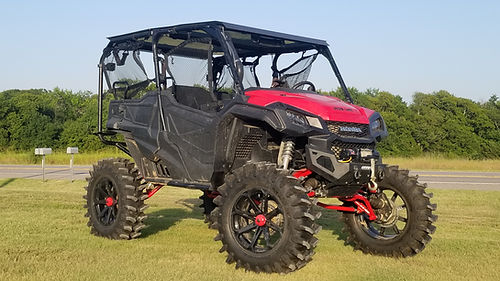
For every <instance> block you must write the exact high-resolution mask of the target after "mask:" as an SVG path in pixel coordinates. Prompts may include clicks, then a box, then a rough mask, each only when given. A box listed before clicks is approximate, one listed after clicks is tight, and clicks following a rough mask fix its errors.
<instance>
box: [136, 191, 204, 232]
mask: <svg viewBox="0 0 500 281" xmlns="http://www.w3.org/2000/svg"><path fill="white" fill-rule="evenodd" d="M176 203H177V204H181V205H184V206H185V207H187V209H185V208H168V209H162V210H158V211H155V212H152V213H149V214H147V215H148V218H147V219H146V222H145V223H146V225H147V226H148V227H147V228H145V229H144V230H143V231H142V237H148V236H149V235H153V234H156V233H158V232H161V231H164V230H167V229H169V228H170V227H171V226H173V225H175V224H176V223H177V222H179V221H182V220H184V219H199V220H203V214H202V211H201V208H199V207H198V205H200V204H201V200H199V199H194V198H188V199H181V200H178V201H176Z"/></svg>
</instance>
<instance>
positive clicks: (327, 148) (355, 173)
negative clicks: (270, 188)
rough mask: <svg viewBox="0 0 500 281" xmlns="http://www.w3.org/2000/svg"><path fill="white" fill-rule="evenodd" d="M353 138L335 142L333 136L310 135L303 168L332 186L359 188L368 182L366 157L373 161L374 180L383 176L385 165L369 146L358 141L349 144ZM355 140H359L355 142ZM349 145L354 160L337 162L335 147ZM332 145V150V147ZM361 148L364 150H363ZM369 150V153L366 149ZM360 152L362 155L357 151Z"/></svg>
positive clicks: (368, 166)
mask: <svg viewBox="0 0 500 281" xmlns="http://www.w3.org/2000/svg"><path fill="white" fill-rule="evenodd" d="M352 140H353V139H339V138H338V137H337V136H335V135H320V136H311V137H309V138H308V144H307V145H306V165H307V168H308V169H309V170H311V171H313V172H315V173H317V174H318V175H320V176H322V177H324V178H325V179H326V180H328V181H329V182H331V183H332V184H333V185H336V186H338V185H347V186H359V185H363V184H367V183H368V182H370V179H371V166H370V158H375V160H376V164H375V175H376V177H377V179H379V180H380V179H381V178H382V177H383V171H384V168H385V166H386V165H384V164H382V159H381V158H380V157H379V156H378V153H377V152H376V151H375V149H373V144H372V143H369V141H370V140H366V142H367V143H364V142H363V140H361V142H357V143H352V142H350V141H352ZM358 141H360V140H359V139H358ZM339 143H340V144H342V143H344V144H347V143H349V144H353V147H354V150H356V151H357V153H358V157H355V158H353V159H352V160H351V161H350V162H347V163H342V162H339V160H338V158H337V156H338V153H337V152H336V149H337V147H338V146H336V144H339ZM332 146H333V148H332ZM363 147H364V148H363ZM370 147H371V148H372V149H371V151H370V150H369V149H367V148H370ZM361 151H363V152H361Z"/></svg>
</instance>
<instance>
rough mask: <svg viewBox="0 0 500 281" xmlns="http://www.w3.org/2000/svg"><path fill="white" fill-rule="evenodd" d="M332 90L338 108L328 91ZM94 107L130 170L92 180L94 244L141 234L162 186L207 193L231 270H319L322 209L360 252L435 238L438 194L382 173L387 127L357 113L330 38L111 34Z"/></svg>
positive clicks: (213, 25)
mask: <svg viewBox="0 0 500 281" xmlns="http://www.w3.org/2000/svg"><path fill="white" fill-rule="evenodd" d="M334 81H337V83H338V84H336V83H335V82H334ZM105 86H106V87H107V90H106V91H105V90H104V88H105ZM337 87H340V89H341V90H342V92H343V95H344V97H343V98H342V99H340V98H337V97H333V96H328V95H326V94H325V93H326V92H328V91H330V92H331V90H333V89H335V88H337ZM320 89H321V90H320ZM98 96H99V98H98V101H99V105H98V108H99V123H98V132H97V135H98V136H99V138H100V139H101V140H102V141H103V142H104V143H106V144H110V145H114V146H116V147H118V148H119V149H121V150H122V151H123V152H124V153H126V154H128V155H129V156H131V157H132V158H133V160H134V162H135V163H133V162H131V161H130V160H127V159H122V158H115V159H105V160H101V161H99V163H98V164H97V165H95V166H94V167H93V169H92V171H90V178H89V179H88V186H87V187H86V190H87V191H86V192H87V193H86V195H85V196H84V198H85V199H86V208H87V214H86V216H88V217H89V223H88V225H89V226H90V228H91V232H92V233H93V234H95V235H98V236H103V237H107V238H110V239H132V238H136V237H138V236H139V235H140V234H141V229H143V228H144V227H145V219H146V214H145V209H146V207H147V205H146V204H145V201H146V200H147V199H148V198H149V197H151V196H152V195H153V194H155V193H156V192H157V191H158V190H159V189H160V188H161V187H163V186H177V187H186V188H195V189H199V190H201V191H202V192H203V195H202V196H201V199H202V201H203V204H202V207H203V210H204V214H205V216H206V221H207V222H208V223H209V225H210V226H211V227H212V228H214V229H216V230H217V231H218V234H217V235H216V237H215V240H219V241H221V243H222V248H221V252H227V262H228V263H233V262H234V263H236V266H237V267H243V268H245V269H247V270H252V271H256V272H281V273H283V272H290V271H294V270H296V269H299V268H301V267H302V266H304V265H305V264H306V263H307V262H309V261H310V260H311V257H312V256H313V254H314V248H315V247H316V245H317V242H318V240H317V239H316V238H315V234H317V233H318V231H319V230H320V229H321V227H320V226H319V225H318V224H317V223H316V221H317V219H318V218H319V217H320V213H319V212H318V210H319V209H320V207H322V208H325V209H331V210H337V211H340V212H342V218H343V222H344V223H345V229H346V231H347V232H348V238H347V240H348V242H350V243H351V244H353V246H354V247H355V248H357V249H360V250H361V251H363V252H365V253H370V254H377V255H384V256H393V257H407V256H412V255H414V254H416V253H418V252H420V251H421V250H422V249H424V247H425V245H426V244H427V243H428V242H429V241H430V240H431V236H430V235H431V234H432V233H433V232H434V231H435V226H433V223H434V222H435V221H436V219H437V216H436V215H433V211H434V210H435V209H436V205H435V204H431V203H430V201H429V200H430V198H431V197H432V194H431V193H426V192H425V185H423V184H420V183H418V181H417V178H416V177H413V176H409V174H408V171H407V170H399V169H398V167H397V166H386V165H385V164H383V163H382V158H381V156H380V155H379V153H378V152H377V150H376V145H377V143H378V142H379V141H381V140H382V139H383V138H384V137H385V136H387V130H386V125H385V123H384V120H383V118H382V116H381V115H380V114H379V113H377V112H375V111H373V110H370V109H367V108H363V107H360V106H357V105H354V104H353V100H352V98H351V96H350V94H349V91H348V89H347V87H346V85H345V84H344V81H343V79H342V77H341V75H340V72H339V70H338V68H337V66H336V64H335V61H334V59H333V56H332V54H331V53H330V51H329V49H328V44H327V43H326V42H325V41H323V40H317V39H312V38H306V37H301V36H295V35H289V34H283V33H277V32H271V31H267V30H262V29H256V28H251V27H245V26H240V25H235V24H229V23H223V22H202V23H192V24H183V25H176V26H168V27H160V28H152V29H147V30H142V31H138V32H133V33H129V34H124V35H120V36H114V37H111V38H109V44H108V45H107V46H106V48H105V49H104V52H103V55H102V57H101V59H100V61H99V93H98ZM109 100H110V101H109ZM105 101H106V102H107V101H109V110H108V113H107V121H106V124H105V126H104V127H103V116H104V114H103V111H105V110H104V109H103V104H104V102H105ZM321 198H336V199H338V200H339V202H340V203H341V204H340V205H331V204H327V203H325V201H323V202H320V201H318V199H321ZM329 202H330V201H329Z"/></svg>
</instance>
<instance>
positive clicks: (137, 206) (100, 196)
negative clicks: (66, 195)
mask: <svg viewBox="0 0 500 281" xmlns="http://www.w3.org/2000/svg"><path fill="white" fill-rule="evenodd" d="M87 181H88V185H87V186H86V187H85V189H86V191H87V194H86V195H84V196H83V198H84V199H86V204H85V205H84V207H85V208H86V209H87V213H86V214H85V216H86V217H88V218H89V221H88V223H87V225H88V226H89V227H90V232H91V233H92V234H94V235H96V236H102V237H106V238H110V239H132V238H136V237H139V236H140V235H141V230H142V229H143V228H144V227H145V225H144V223H143V222H144V220H145V219H146V215H145V214H144V210H145V209H146V208H147V207H148V206H147V205H145V204H144V199H146V198H147V195H145V194H144V193H143V188H144V186H141V185H140V177H139V176H138V170H137V168H135V167H134V163H131V162H130V161H129V160H127V159H122V158H112V159H105V160H100V161H99V162H98V164H97V165H94V166H93V169H92V170H91V171H90V178H87Z"/></svg>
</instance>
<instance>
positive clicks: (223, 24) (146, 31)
mask: <svg viewBox="0 0 500 281" xmlns="http://www.w3.org/2000/svg"><path fill="white" fill-rule="evenodd" d="M216 26H221V27H224V29H225V30H229V31H237V32H243V33H251V34H256V35H261V36H267V37H272V38H276V39H282V40H290V41H296V42H300V43H306V44H312V45H316V46H328V43H327V42H326V41H325V40H320V39H314V38H308V37H302V36H297V35H291V34H286V33H281V32H274V31H269V30H264V29H259V28H254V27H248V26H243V25H238V24H232V23H227V22H220V21H207V22H198V23H187V24H179V25H172V26H165V27H156V28H150V29H144V30H141V31H136V32H131V33H127V34H123V35H117V36H111V37H108V39H109V40H110V41H111V42H120V41H125V40H130V39H134V38H138V37H144V36H148V35H150V34H151V33H152V32H153V31H157V32H165V31H168V30H171V29H183V30H190V29H193V30H194V29H200V28H206V27H216Z"/></svg>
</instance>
